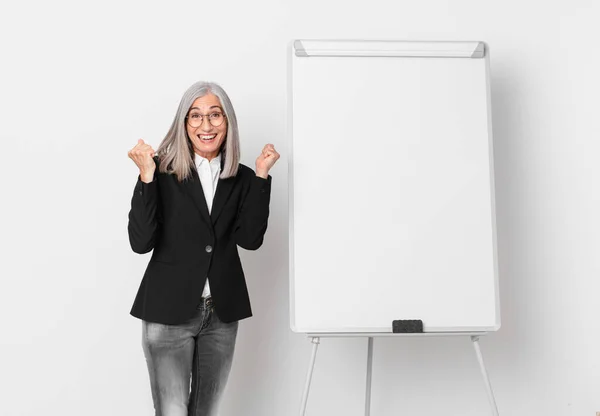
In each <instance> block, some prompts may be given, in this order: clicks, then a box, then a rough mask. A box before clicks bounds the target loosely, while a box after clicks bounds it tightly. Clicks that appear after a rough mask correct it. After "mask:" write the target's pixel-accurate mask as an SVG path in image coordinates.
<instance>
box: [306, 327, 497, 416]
mask: <svg viewBox="0 0 600 416" xmlns="http://www.w3.org/2000/svg"><path fill="white" fill-rule="evenodd" d="M486 334H487V332H424V333H418V334H417V333H415V334H408V333H405V334H398V333H377V334H375V333H373V334H362V333H339V334H337V333H336V334H333V333H332V334H328V333H324V334H307V335H308V337H309V338H310V339H311V342H312V344H313V347H312V354H311V357H310V363H309V365H308V374H307V376H306V383H305V385H304V392H303V393H302V403H301V406H300V416H304V415H305V413H306V404H307V402H308V393H309V391H310V383H311V381H312V375H313V370H314V368H315V360H316V358H317V349H318V347H319V344H320V342H321V338H334V337H335V338H345V337H366V338H368V348H367V383H366V384H367V385H366V393H365V416H370V414H371V381H372V372H373V338H374V337H445V336H468V337H470V338H471V342H472V343H473V348H474V349H475V355H476V356H477V362H478V363H479V368H480V369H481V375H482V376H483V382H484V384H485V388H486V392H487V396H488V400H489V403H490V408H491V410H492V415H493V416H498V415H499V414H498V406H496V399H495V398H494V392H493V390H492V385H491V383H490V378H489V376H488V373H487V370H486V368H485V364H484V362H483V355H482V354H481V348H480V347H479V337H480V336H483V335H486Z"/></svg>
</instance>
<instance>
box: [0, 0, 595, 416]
mask: <svg viewBox="0 0 600 416" xmlns="http://www.w3.org/2000/svg"><path fill="white" fill-rule="evenodd" d="M163 3H164V2H160V3H159V2H142V1H130V2H119V3H117V2H115V1H106V2H97V3H87V2H75V1H66V0H58V1H56V2H42V1H32V2H23V3H20V4H16V3H15V4H8V2H5V3H2V5H1V6H0V39H2V41H1V45H2V47H1V49H0V59H1V62H2V64H1V65H0V139H1V143H2V153H1V154H2V162H1V163H0V166H1V168H0V169H1V172H2V176H1V177H2V180H1V182H0V184H1V193H0V195H1V203H0V207H1V215H0V221H1V223H0V227H1V228H0V229H1V234H2V238H1V240H0V241H1V243H2V250H1V251H0V252H1V253H2V254H1V261H0V279H1V287H0V316H1V320H2V321H1V322H2V331H1V332H0V341H1V344H0V345H1V352H0V414H2V415H7V416H13V415H23V416H29V415H38V414H51V415H55V414H56V415H59V414H60V415H65V416H74V415H82V414H85V415H125V414H127V415H141V414H151V413H152V404H151V397H150V389H149V383H148V376H147V373H146V367H145V361H144V358H143V353H142V349H141V345H140V341H141V325H140V322H139V321H138V320H137V319H135V318H132V317H130V316H129V315H128V312H129V308H130V306H131V303H132V301H133V297H134V295H135V292H136V290H137V287H138V285H139V283H140V280H141V277H142V273H143V270H144V268H145V265H146V262H147V261H148V256H138V255H136V254H134V253H133V252H131V251H130V248H129V244H128V241H127V233H126V224H127V212H128V210H129V202H130V201H129V200H130V197H131V194H132V190H133V186H134V183H135V177H136V170H135V166H134V165H133V163H132V162H131V161H130V160H129V159H128V158H127V156H126V152H127V150H128V149H129V148H131V147H132V146H133V145H134V144H135V143H136V140H137V139H138V138H144V139H146V140H147V141H149V142H150V143H151V144H153V145H155V146H156V145H158V143H159V142H160V140H161V139H162V137H163V135H164V134H165V132H166V130H167V128H168V126H169V123H170V122H171V120H172V117H173V116H174V113H175V109H176V106H177V104H178V102H179V99H180V97H181V95H182V93H183V91H184V90H185V89H186V88H187V87H188V86H189V85H190V84H192V83H193V82H195V81H197V80H200V79H205V80H215V81H217V82H220V83H221V84H222V85H223V87H224V88H225V89H226V90H227V91H228V92H229V94H230V95H231V98H232V100H233V102H234V105H235V107H236V110H237V112H238V117H239V123H240V126H241V130H242V140H243V149H242V152H243V161H244V162H245V163H246V164H248V165H250V166H253V164H254V159H255V157H256V155H257V154H258V152H259V150H260V148H261V147H262V145H263V144H264V143H266V142H272V143H274V144H275V145H276V147H277V148H278V149H279V150H280V153H281V154H282V158H281V159H280V161H279V162H278V164H277V165H276V167H275V168H274V170H273V171H272V174H273V176H274V181H273V191H272V192H273V193H272V215H271V220H270V228H269V232H268V235H267V238H266V242H265V244H264V246H263V248H262V249H261V250H260V251H258V252H255V253H243V262H244V265H245V269H246V272H247V275H248V283H249V287H250V291H251V296H252V299H253V306H254V312H255V316H254V318H252V319H250V320H246V321H244V322H243V325H241V327H240V328H241V329H240V334H239V338H238V346H237V352H236V358H235V361H234V367H233V370H232V374H231V378H230V383H229V387H228V390H227V393H226V397H225V399H224V403H223V407H222V412H221V414H222V415H224V416H232V415H251V416H255V415H256V416H270V415H277V416H280V415H290V414H296V412H297V409H298V406H299V403H300V395H301V390H302V387H303V384H304V377H305V372H306V366H307V364H308V360H309V356H310V343H309V342H308V340H307V339H306V337H305V336H303V335H299V334H293V333H291V331H290V329H289V316H288V281H287V279H288V276H287V260H288V255H287V185H286V177H287V159H286V157H287V155H286V138H285V104H286V101H285V87H286V47H287V43H288V41H289V40H290V39H294V38H335V39H407V40H417V39H426V40H438V39H440V40H443V39H448V40H484V41H486V42H488V43H489V45H490V46H491V48H492V49H491V65H492V92H493V117H494V119H493V121H494V135H495V141H496V161H495V163H496V169H497V172H496V179H497V203H498V209H497V214H498V230H499V250H500V253H499V254H500V271H501V297H502V308H503V315H502V319H503V327H502V329H501V330H500V331H499V332H498V333H495V334H492V335H490V336H488V337H487V338H486V339H483V340H482V348H483V352H484V355H485V358H486V361H487V364H488V370H489V373H490V377H491V380H492V383H493V386H494V389H495V392H496V397H497V401H498V406H499V409H500V413H501V414H502V415H511V416H525V415H526V416H530V415H543V416H575V415H577V416H579V415H581V416H594V414H595V412H596V411H600V375H599V374H600V350H599V348H598V346H599V345H600V317H599V315H600V308H599V307H598V294H599V293H600V282H599V279H598V277H599V271H600V270H599V269H600V261H599V260H598V259H599V258H600V256H598V252H600V237H599V236H600V221H599V220H598V218H599V213H600V192H599V190H598V180H597V178H598V177H599V176H600V167H599V166H598V164H597V163H596V160H597V159H598V156H599V154H600V144H598V139H599V134H598V133H599V129H598V119H599V117H598V111H599V106H598V101H597V99H598V96H599V93H600V83H599V79H600V77H599V74H600V59H599V58H598V52H599V51H598V44H597V42H595V41H594V40H595V39H598V38H600V29H598V26H597V25H596V23H597V21H598V18H599V17H600V5H599V3H598V2H596V1H593V0H571V1H567V0H563V1H558V0H556V1H517V0H505V1H494V2H492V1H481V0H455V1H449V0H431V1H421V2H416V1H391V0H390V1H385V0H371V1H369V2H358V1H356V2H348V1H347V0H346V1H342V0H335V1H327V0H320V1H315V0H305V1H302V2H299V1H298V2H285V1H275V0H256V1H252V2H243V1H238V2H232V1H223V2H194V1H186V2H184V1H175V2H171V4H169V5H168V6H167V5H166V4H163ZM368 99H369V98H368V97H365V102H368ZM318 140H319V138H318V137H315V145H318ZM375 146H376V145H375V144H374V147H375ZM365 157H368V155H365ZM319 163H327V155H319V154H318V153H317V155H316V157H315V164H316V166H317V167H318V164H319ZM349 168H350V169H352V168H354V166H349ZM357 168H358V167H357ZM469 344H470V343H469V342H468V341H467V340H460V339H442V340H431V339H414V340H393V339H386V340H376V343H375V361H374V373H373V376H374V380H373V403H372V409H373V411H372V414H373V415H374V416H391V415H397V414H403V415H432V416H433V415H439V414H444V415H446V414H448V415H462V416H472V415H473V416H474V415H482V414H486V412H488V406H487V401H486V397H485V392H484V388H483V384H482V382H481V378H480V375H479V372H478V368H477V363H476V360H475V356H474V354H473V352H472V349H471V346H470V345H469ZM365 367H366V341H365V340H361V339H336V340H324V341H323V343H322V345H321V347H320V352H319V356H318V358H317V366H316V370H315V374H314V381H313V389H312V392H311V396H310V400H309V405H308V409H307V410H308V413H307V415H309V416H310V415H326V414H327V415H330V414H344V415H347V416H353V415H357V416H358V415H361V414H363V400H364V382H365V380H364V379H365Z"/></svg>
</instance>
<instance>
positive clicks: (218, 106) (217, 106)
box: [190, 105, 223, 111]
mask: <svg viewBox="0 0 600 416" xmlns="http://www.w3.org/2000/svg"><path fill="white" fill-rule="evenodd" d="M213 108H218V109H219V110H221V111H223V108H222V107H221V106H220V105H213V106H212V107H210V110H212V109H213ZM192 110H200V108H198V107H192V108H190V111H192Z"/></svg>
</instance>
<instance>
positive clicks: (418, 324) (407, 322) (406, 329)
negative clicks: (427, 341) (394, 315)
mask: <svg viewBox="0 0 600 416" xmlns="http://www.w3.org/2000/svg"><path fill="white" fill-rule="evenodd" d="M392 332H393V333H395V334H405V333H419V332H423V321H422V320H420V319H398V320H396V321H392Z"/></svg>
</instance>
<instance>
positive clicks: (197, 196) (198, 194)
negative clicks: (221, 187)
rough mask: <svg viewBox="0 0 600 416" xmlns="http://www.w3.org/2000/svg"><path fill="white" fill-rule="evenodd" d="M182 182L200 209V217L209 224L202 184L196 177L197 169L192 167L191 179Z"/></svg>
mask: <svg viewBox="0 0 600 416" xmlns="http://www.w3.org/2000/svg"><path fill="white" fill-rule="evenodd" d="M184 183H185V184H186V189H187V190H188V192H189V194H190V196H191V197H192V199H193V201H194V203H195V204H196V207H197V208H198V210H199V211H200V214H202V218H204V219H205V220H206V222H207V223H208V224H210V215H209V213H208V206H207V205H206V198H205V197H204V191H203V190H202V184H201V183H200V178H199V177H198V171H196V169H192V179H191V180H188V181H185V182H184ZM217 189H218V188H217ZM213 205H214V204H213Z"/></svg>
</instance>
